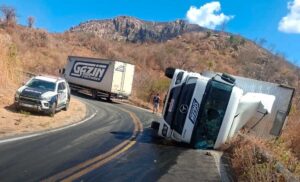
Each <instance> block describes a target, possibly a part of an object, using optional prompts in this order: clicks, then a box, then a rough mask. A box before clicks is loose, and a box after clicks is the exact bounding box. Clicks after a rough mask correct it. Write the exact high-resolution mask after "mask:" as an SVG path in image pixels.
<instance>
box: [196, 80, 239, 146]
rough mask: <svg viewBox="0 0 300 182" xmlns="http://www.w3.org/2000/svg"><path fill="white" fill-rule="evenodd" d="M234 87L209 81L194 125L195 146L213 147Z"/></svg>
mask: <svg viewBox="0 0 300 182" xmlns="http://www.w3.org/2000/svg"><path fill="white" fill-rule="evenodd" d="M232 88H233V86H232V85H229V84H226V83H222V82H219V81H216V80H211V81H209V83H208V85H207V87H206V91H205V94H204V95H205V98H203V99H202V103H201V108H200V111H199V115H198V118H197V121H196V125H195V127H194V133H193V141H192V142H193V144H194V147H195V148H201V149H212V148H213V147H214V144H215V142H216V140H217V137H218V134H219V130H220V128H221V124H222V122H223V118H224V115H225V112H226V109H227V105H228V102H229V99H230V96H231V92H232Z"/></svg>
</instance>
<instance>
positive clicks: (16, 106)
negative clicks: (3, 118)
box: [15, 103, 21, 112]
mask: <svg viewBox="0 0 300 182" xmlns="http://www.w3.org/2000/svg"><path fill="white" fill-rule="evenodd" d="M15 110H16V111H17V112H20V110H21V107H20V105H19V103H15Z"/></svg>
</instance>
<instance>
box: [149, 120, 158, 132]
mask: <svg viewBox="0 0 300 182" xmlns="http://www.w3.org/2000/svg"><path fill="white" fill-rule="evenodd" d="M151 128H152V129H154V130H158V129H159V122H157V121H152V123H151Z"/></svg>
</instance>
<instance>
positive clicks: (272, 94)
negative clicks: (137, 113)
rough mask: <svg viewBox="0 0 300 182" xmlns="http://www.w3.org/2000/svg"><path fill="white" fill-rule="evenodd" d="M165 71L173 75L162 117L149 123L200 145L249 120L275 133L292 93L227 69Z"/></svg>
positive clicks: (214, 143) (218, 142)
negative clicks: (211, 71) (228, 71)
mask: <svg viewBox="0 0 300 182" xmlns="http://www.w3.org/2000/svg"><path fill="white" fill-rule="evenodd" d="M165 75H166V76H167V77H168V78H171V79H172V81H171V84H170V88H169V90H168V94H167V95H166V102H165V105H164V108H163V113H162V118H161V119H160V120H159V121H153V122H152V125H151V127H152V128H153V129H155V130H157V133H158V135H159V136H161V137H164V138H167V139H172V140H175V141H178V142H183V143H188V144H190V145H191V146H192V147H194V148H200V149H218V148H220V147H221V146H222V145H223V144H225V143H226V141H228V140H229V139H230V138H232V137H233V136H234V135H235V134H236V133H237V132H238V131H239V130H240V129H241V128H242V127H245V126H247V124H249V122H250V123H251V126H249V127H250V128H251V129H253V128H256V127H258V126H259V127H260V129H259V130H258V131H263V134H264V135H265V136H278V135H280V132H281V129H282V127H283V126H284V123H285V120H286V118H287V116H288V114H289V111H290V107H291V100H292V97H293V94H294V89H293V88H289V87H286V86H283V85H278V84H273V83H269V82H262V81H257V80H253V79H247V78H243V77H236V76H232V75H228V74H221V73H205V74H200V73H193V72H187V71H184V70H180V69H174V68H167V69H166V71H165ZM266 118H267V120H266ZM263 120H266V121H264V122H265V123H266V124H265V125H259V123H261V122H262V123H263ZM252 122H253V123H252ZM253 131H255V130H253Z"/></svg>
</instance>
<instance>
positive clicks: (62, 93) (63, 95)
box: [57, 82, 68, 107]
mask: <svg viewBox="0 0 300 182" xmlns="http://www.w3.org/2000/svg"><path fill="white" fill-rule="evenodd" d="M57 94H58V97H57V106H58V107H60V106H62V105H64V104H66V102H67V99H68V97H67V96H68V90H67V86H66V84H65V83H64V82H60V83H59V84H58V89H57Z"/></svg>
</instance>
